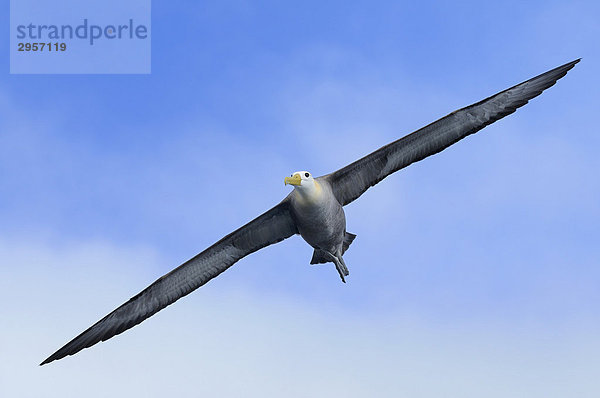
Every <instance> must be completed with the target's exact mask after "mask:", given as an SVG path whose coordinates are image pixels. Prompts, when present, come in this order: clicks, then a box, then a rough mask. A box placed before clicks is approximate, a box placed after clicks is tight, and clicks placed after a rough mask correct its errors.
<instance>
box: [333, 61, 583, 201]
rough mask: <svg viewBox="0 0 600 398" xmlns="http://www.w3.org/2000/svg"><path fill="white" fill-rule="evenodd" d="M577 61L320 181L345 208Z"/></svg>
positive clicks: (553, 79) (513, 106)
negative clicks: (325, 182) (371, 189)
mask: <svg viewBox="0 0 600 398" xmlns="http://www.w3.org/2000/svg"><path fill="white" fill-rule="evenodd" d="M579 61H580V60H579V59H577V60H575V61H572V62H569V63H568V64H565V65H563V66H559V67H558V68H555V69H552V70H551V71H548V72H546V73H544V74H541V75H539V76H537V77H534V78H533V79H529V80H527V81H525V82H523V83H521V84H518V85H516V86H514V87H511V88H509V89H507V90H504V91H502V92H500V93H498V94H495V95H493V96H491V97H489V98H486V99H484V100H483V101H480V102H477V103H476V104H473V105H470V106H467V107H466V108H462V109H459V110H457V111H455V112H452V113H451V114H449V115H448V116H445V117H443V118H441V119H439V120H437V121H435V122H433V123H431V124H429V125H427V126H425V127H423V128H421V129H419V130H417V131H415V132H414V133H412V134H409V135H407V136H405V137H403V138H400V139H399V140H397V141H394V142H392V143H391V144H388V145H386V146H384V147H382V148H380V149H378V150H376V151H375V152H373V153H371V154H369V155H367V156H365V157H364V158H362V159H359V160H357V161H356V162H354V163H351V164H349V165H348V166H346V167H344V168H342V169H340V170H338V171H336V172H333V173H331V174H328V175H326V176H323V177H322V178H324V179H325V180H327V181H328V182H329V183H330V185H331V187H332V189H333V193H334V195H335V197H336V198H337V200H338V202H340V204H342V206H345V205H347V204H348V203H350V202H352V201H353V200H355V199H357V198H358V197H359V196H360V195H362V194H363V193H364V192H365V191H366V190H367V189H369V188H370V187H372V186H373V185H375V184H377V183H378V182H379V181H381V180H383V179H384V178H385V177H387V176H389V175H390V174H392V173H394V172H396V171H398V170H400V169H402V168H404V167H406V166H408V165H410V164H411V163H414V162H418V161H419V160H422V159H425V158H426V157H428V156H430V155H433V154H436V153H438V152H440V151H442V150H444V149H446V148H448V147H449V146H450V145H452V144H454V143H456V142H458V141H459V140H462V139H463V138H465V137H466V136H468V135H471V134H474V133H476V132H478V131H479V130H481V129H482V128H484V127H485V126H487V125H488V124H491V123H494V122H495V121H496V120H499V119H501V118H503V117H504V116H506V115H510V114H511V113H513V112H514V111H516V110H517V108H519V107H521V106H523V105H525V104H526V103H527V102H528V101H529V100H530V99H532V98H534V97H536V96H538V95H540V94H541V93H542V91H544V90H545V89H547V88H548V87H551V86H553V85H554V83H556V81H557V80H558V79H560V78H561V77H563V76H564V75H566V74H567V72H568V71H569V69H571V68H572V67H573V66H575V64H576V63H578V62H579Z"/></svg>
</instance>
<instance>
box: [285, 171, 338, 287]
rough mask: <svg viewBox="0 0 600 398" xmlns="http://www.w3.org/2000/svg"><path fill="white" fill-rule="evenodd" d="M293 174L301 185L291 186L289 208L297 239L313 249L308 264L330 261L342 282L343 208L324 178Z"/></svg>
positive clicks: (301, 173)
mask: <svg viewBox="0 0 600 398" xmlns="http://www.w3.org/2000/svg"><path fill="white" fill-rule="evenodd" d="M294 175H300V176H301V177H300V181H301V185H295V187H296V189H294V191H293V192H292V193H291V195H290V207H291V212H292V215H293V218H294V221H295V222H296V226H297V227H298V232H299V233H300V236H302V238H303V239H304V240H305V241H306V243H308V244H309V245H311V246H312V247H313V248H314V249H315V253H314V255H313V258H312V260H311V264H320V263H326V262H333V263H334V264H336V268H337V269H338V272H339V273H340V277H341V278H342V281H344V282H345V279H344V277H345V276H347V275H348V269H347V268H346V267H345V264H344V260H343V258H342V254H343V252H344V240H345V238H346V215H345V214H344V208H343V207H342V205H341V204H340V202H338V200H337V199H336V197H335V195H334V194H333V190H332V189H331V186H330V184H329V182H328V181H327V180H326V179H324V178H322V177H321V178H312V176H310V173H309V172H307V171H299V172H297V173H295V174H294ZM292 177H293V176H292ZM286 180H287V179H286ZM338 261H339V264H341V268H340V266H338Z"/></svg>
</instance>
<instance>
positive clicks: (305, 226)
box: [40, 59, 580, 365]
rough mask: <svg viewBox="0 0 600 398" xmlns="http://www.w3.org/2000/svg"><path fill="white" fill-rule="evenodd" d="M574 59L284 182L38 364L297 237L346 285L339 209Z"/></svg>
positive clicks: (550, 80)
mask: <svg viewBox="0 0 600 398" xmlns="http://www.w3.org/2000/svg"><path fill="white" fill-rule="evenodd" d="M579 61H580V59H577V60H575V61H572V62H569V63H567V64H565V65H563V66H559V67H558V68H555V69H552V70H550V71H548V72H546V73H543V74H541V75H539V76H537V77H534V78H532V79H529V80H527V81H525V82H523V83H521V84H517V85H516V86H514V87H511V88H509V89H507V90H504V91H502V92H500V93H498V94H495V95H493V96H491V97H489V98H486V99H484V100H483V101H480V102H477V103H475V104H473V105H470V106H467V107H465V108H462V109H459V110H457V111H455V112H452V113H450V114H449V115H447V116H445V117H443V118H441V119H439V120H437V121H435V122H433V123H431V124H429V125H427V126H425V127H423V128H421V129H419V130H417V131H415V132H414V133H412V134H409V135H407V136H405V137H403V138H400V139H399V140H397V141H394V142H392V143H391V144H388V145H386V146H384V147H382V148H379V149H378V150H376V151H375V152H373V153H371V154H369V155H367V156H365V157H364V158H362V159H359V160H357V161H356V162H354V163H351V164H349V165H348V166H346V167H343V168H341V169H340V170H338V171H335V172H333V173H331V174H327V175H324V176H321V177H313V175H312V174H311V173H310V172H308V171H298V172H295V173H293V174H292V175H291V176H290V177H285V180H284V182H285V184H286V185H287V184H290V185H292V186H293V187H294V189H293V190H292V192H290V194H289V195H287V196H286V197H285V199H283V200H282V201H281V202H280V203H279V204H278V205H277V206H275V207H273V208H272V209H271V210H269V211H267V212H266V213H264V214H262V215H260V216H258V217H257V218H255V219H254V220H252V221H250V222H249V223H248V224H246V225H244V226H243V227H241V228H239V229H238V230H236V231H234V232H232V233H230V234H229V235H227V236H225V237H224V238H223V239H221V240H220V241H218V242H217V243H215V244H214V245H212V246H211V247H209V248H208V249H206V250H204V251H203V252H202V253H200V254H198V255H197V256H196V257H194V258H192V259H191V260H189V261H187V262H186V263H184V264H182V265H181V266H179V267H177V268H175V269H174V270H173V271H171V272H169V273H168V274H166V275H164V276H162V277H161V278H159V279H158V280H157V281H156V282H154V283H153V284H151V285H150V286H148V287H147V288H146V289H144V290H143V291H142V292H140V293H139V294H138V295H136V296H135V297H133V298H131V299H130V300H129V301H127V302H126V303H125V304H123V305H121V306H120V307H119V308H117V309H116V310H114V311H113V312H111V313H110V314H108V315H107V316H105V317H104V318H102V319H101V320H100V321H98V322H96V324H94V325H93V326H91V327H90V328H89V329H87V330H86V331H84V332H83V333H81V334H80V335H79V336H77V337H75V338H74V339H73V340H71V341H70V342H69V343H67V344H66V345H65V346H64V347H62V348H61V349H59V350H58V351H56V352H55V353H54V354H52V355H51V356H50V357H48V358H47V359H46V360H45V361H44V362H42V363H41V364H40V365H43V364H46V363H49V362H52V361H54V360H56V359H61V358H63V357H65V356H67V355H73V354H75V353H77V352H79V351H80V350H82V349H84V348H87V347H90V346H92V345H94V344H96V343H98V342H99V341H104V340H108V339H110V338H111V337H113V336H115V335H117V334H120V333H122V332H124V331H126V330H127V329H129V328H132V327H133V326H135V325H137V324H138V323H140V322H142V321H143V320H145V319H146V318H148V317H150V316H152V315H153V314H155V313H157V312H158V311H160V310H162V309H163V308H165V307H166V306H168V305H170V304H172V303H174V302H175V301H177V300H179V299H180V298H181V297H183V296H185V295H187V294H189V293H191V292H192V291H194V290H196V289H197V288H199V287H200V286H202V285H204V284H205V283H206V282H208V281H209V280H211V279H213V278H214V277H216V276H217V275H219V274H220V273H222V272H223V271H225V270H226V269H227V268H229V267H231V266H232V265H233V264H235V263H236V262H237V261H238V260H241V259H242V258H244V257H245V256H247V255H249V254H250V253H253V252H255V251H257V250H259V249H262V248H263V247H266V246H269V245H272V244H274V243H277V242H280V241H282V240H284V239H286V238H289V237H290V236H292V235H297V234H300V236H302V238H303V239H304V240H305V241H306V242H307V243H308V244H309V245H311V246H312V247H313V248H314V253H313V256H312V259H311V261H310V263H311V264H321V263H328V262H331V263H333V264H335V267H336V269H337V271H338V273H339V275H340V277H341V278H342V281H344V282H345V277H346V276H348V268H347V267H346V264H345V263H344V258H343V257H342V256H343V254H344V252H345V251H346V250H348V247H349V246H350V244H351V243H352V241H353V240H354V238H355V235H354V234H351V233H350V232H348V231H346V217H345V215H344V210H343V206H345V205H347V204H348V203H350V202H352V201H354V200H355V199H357V198H358V197H359V196H360V195H362V194H363V193H364V192H365V191H366V190H367V189H369V188H370V187H372V186H373V185H375V184H377V183H378V182H380V181H381V180H383V179H384V178H385V177H387V176H389V175H390V174H392V173H394V172H396V171H398V170H400V169H402V168H404V167H406V166H408V165H410V164H411V163H414V162H417V161H419V160H422V159H425V158H426V157H428V156H431V155H433V154H436V153H438V152H440V151H442V150H444V149H446V148H448V147H449V146H450V145H452V144H454V143H456V142H458V141H460V140H462V139H463V138H465V137H466V136H468V135H471V134H474V133H476V132H477V131H479V130H481V129H482V128H484V127H485V126H487V125H488V124H491V123H493V122H495V121H496V120H499V119H501V118H503V117H504V116H506V115H509V114H511V113H513V112H514V111H515V110H516V109H517V108H519V107H521V106H523V105H525V104H526V103H527V102H528V101H529V100H530V99H532V98H534V97H536V96H538V95H540V94H541V93H542V91H544V90H545V89H547V88H548V87H550V86H552V85H554V83H556V81H557V80H558V79H560V78H561V77H563V76H564V75H566V73H567V71H569V70H570V69H571V68H573V66H575V64H576V63H577V62H579Z"/></svg>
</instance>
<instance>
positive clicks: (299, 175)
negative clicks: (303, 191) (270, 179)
mask: <svg viewBox="0 0 600 398" xmlns="http://www.w3.org/2000/svg"><path fill="white" fill-rule="evenodd" d="M283 182H284V183H285V185H287V184H290V185H292V186H293V187H294V188H312V187H314V185H315V179H314V178H313V176H312V174H310V173H309V172H308V171H296V172H295V173H293V174H292V175H291V176H289V177H285V178H284V180H283Z"/></svg>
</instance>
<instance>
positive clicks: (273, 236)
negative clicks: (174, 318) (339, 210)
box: [40, 199, 298, 365]
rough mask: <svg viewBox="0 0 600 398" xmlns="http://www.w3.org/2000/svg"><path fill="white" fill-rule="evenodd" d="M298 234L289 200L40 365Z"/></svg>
mask: <svg viewBox="0 0 600 398" xmlns="http://www.w3.org/2000/svg"><path fill="white" fill-rule="evenodd" d="M296 233H298V232H297V228H296V224H295V222H294V220H293V218H292V216H291V214H290V209H289V200H288V199H285V200H284V201H282V202H281V203H279V204H278V205H277V206H275V207H274V208H272V209H271V210H269V211H267V212H266V213H264V214H262V215H261V216H259V217H257V218H256V219H254V220H253V221H251V222H249V223H248V224H246V225H244V226H243V227H241V228H240V229H238V230H237V231H235V232H232V233H231V234H229V235H227V236H226V237H224V238H223V239H221V240H220V241H219V242H217V243H215V244H214V245H212V246H211V247H209V248H208V249H206V250H204V251H203V252H202V253H200V254H198V255H197V256H196V257H194V258H192V259H191V260H189V261H187V262H186V263H184V264H182V265H181V266H179V267H177V268H175V269H174V270H173V271H171V272H169V273H168V274H166V275H164V276H163V277H161V278H160V279H158V280H157V281H156V282H154V283H153V284H151V285H150V286H148V287H147V288H146V289H144V290H143V291H142V292H140V293H139V294H138V295H137V296H135V297H133V298H131V299H130V300H129V301H128V302H126V303H125V304H123V305H122V306H120V307H119V308H117V309H116V310H114V311H113V312H111V313H110V314H108V315H107V316H105V317H104V318H102V319H101V320H100V321H98V322H96V324H94V325H93V326H92V327H90V328H89V329H87V330H86V331H85V332H83V333H81V334H80V335H79V336H77V337H75V338H74V339H73V340H71V341H70V342H69V343H67V344H66V345H65V346H64V347H62V348H61V349H60V350H58V351H56V352H55V353H54V354H52V355H51V356H50V357H48V359H46V360H45V361H44V362H42V363H41V364H40V365H43V364H46V363H49V362H52V361H54V360H56V359H60V358H63V357H65V356H67V355H73V354H75V353H77V352H79V351H81V350H82V349H84V348H87V347H90V346H92V345H94V344H96V343H98V342H99V341H104V340H108V339H110V338H111V337H113V336H115V335H117V334H119V333H122V332H124V331H125V330H127V329H129V328H132V327H133V326H135V325H137V324H138V323H140V322H142V321H143V320H144V319H146V318H148V317H150V316H152V315H154V314H155V313H157V312H158V311H160V310H162V309H163V308H165V307H166V306H168V305H169V304H172V303H174V302H175V301H177V300H178V299H180V298H181V297H183V296H185V295H187V294H189V293H191V292H192V291H194V290H196V289H197V288H199V287H200V286H202V285H204V284H205V283H206V282H208V281H209V280H211V279H212V278H214V277H216V276H217V275H219V274H220V273H221V272H223V271H225V270H226V269H227V268H229V267H230V266H232V265H233V264H234V263H235V262H236V261H238V260H240V259H241V258H243V257H245V256H247V255H248V254H250V253H253V252H255V251H257V250H259V249H262V248H263V247H265V246H268V245H271V244H273V243H277V242H280V241H282V240H284V239H286V238H288V237H290V236H292V235H294V234H296Z"/></svg>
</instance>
